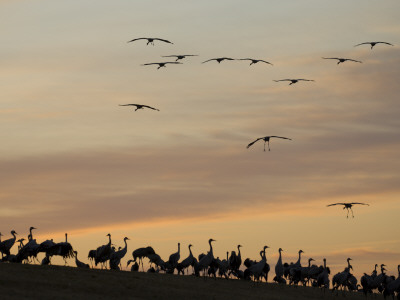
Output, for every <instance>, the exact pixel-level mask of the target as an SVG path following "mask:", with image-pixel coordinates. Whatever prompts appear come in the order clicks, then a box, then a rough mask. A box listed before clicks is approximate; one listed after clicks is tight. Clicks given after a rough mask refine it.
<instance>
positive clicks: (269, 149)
mask: <svg viewBox="0 0 400 300" xmlns="http://www.w3.org/2000/svg"><path fill="white" fill-rule="evenodd" d="M268 151H271V148H270V147H269V141H268Z"/></svg>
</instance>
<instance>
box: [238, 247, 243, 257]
mask: <svg viewBox="0 0 400 300" xmlns="http://www.w3.org/2000/svg"><path fill="white" fill-rule="evenodd" d="M238 252H239V253H238V256H239V257H242V255H241V254H240V246H238Z"/></svg>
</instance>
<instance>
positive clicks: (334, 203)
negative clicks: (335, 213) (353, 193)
mask: <svg viewBox="0 0 400 300" xmlns="http://www.w3.org/2000/svg"><path fill="white" fill-rule="evenodd" d="M333 205H346V203H333V204H329V205H327V206H333Z"/></svg>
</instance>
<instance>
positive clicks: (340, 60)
mask: <svg viewBox="0 0 400 300" xmlns="http://www.w3.org/2000/svg"><path fill="white" fill-rule="evenodd" d="M323 59H337V60H338V63H337V64H341V63H344V62H345V61H354V62H358V63H362V61H359V60H355V59H350V58H341V57H323Z"/></svg>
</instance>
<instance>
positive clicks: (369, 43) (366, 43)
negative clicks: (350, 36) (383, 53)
mask: <svg viewBox="0 0 400 300" xmlns="http://www.w3.org/2000/svg"><path fill="white" fill-rule="evenodd" d="M361 45H371V42H364V43H360V44H357V45H355V46H354V47H357V46H361Z"/></svg>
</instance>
